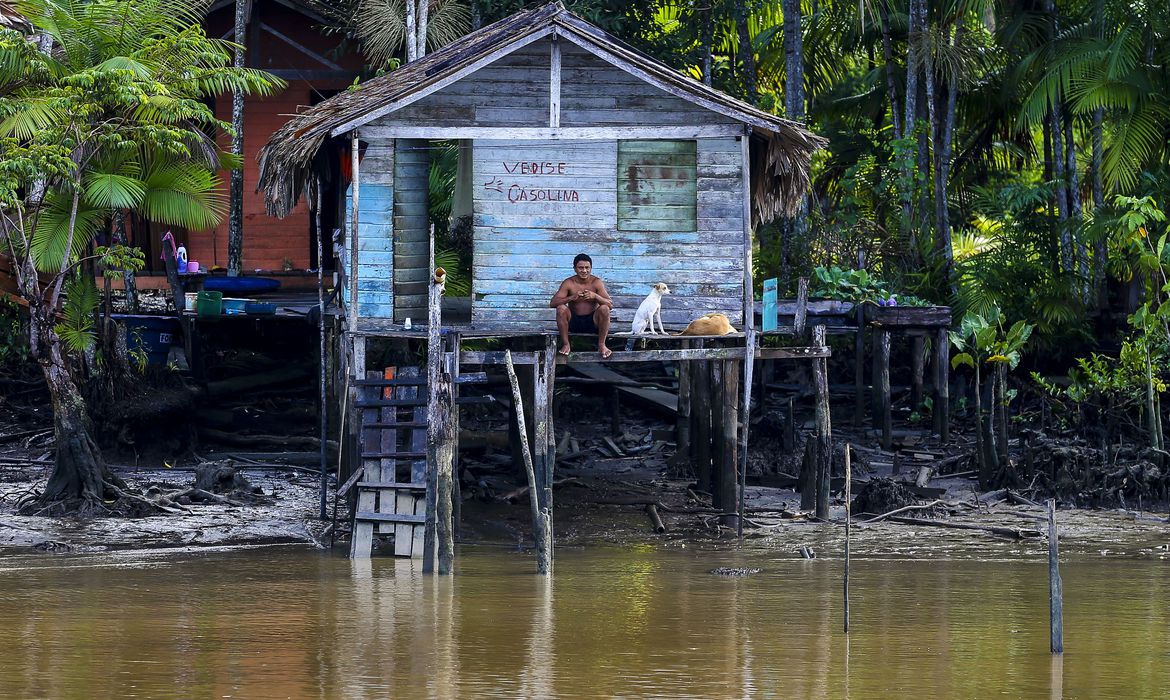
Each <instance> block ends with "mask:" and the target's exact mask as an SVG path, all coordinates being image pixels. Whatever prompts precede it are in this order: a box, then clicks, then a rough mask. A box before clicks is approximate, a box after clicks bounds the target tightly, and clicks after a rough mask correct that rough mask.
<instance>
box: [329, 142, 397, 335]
mask: <svg viewBox="0 0 1170 700" xmlns="http://www.w3.org/2000/svg"><path fill="white" fill-rule="evenodd" d="M360 167H361V184H360V187H361V191H360V196H359V197H358V206H359V211H358V226H359V231H358V315H359V316H362V317H364V318H390V317H391V315H392V314H393V310H394V291H393V288H392V286H391V282H392V280H393V279H394V247H393V241H394V225H393V216H394V143H393V141H384V142H376V143H372V144H369V145H368V146H367V147H366V152H365V157H364V158H363V159H362V162H361V166H360ZM352 222H353V187H352V186H351V187H350V188H348V189H347V190H346V195H345V223H344V225H345V227H346V229H347V230H348V229H349V228H350V227H351V226H352ZM347 239H349V237H348V236H347ZM342 264H343V265H345V266H346V267H348V265H349V257H348V255H346V259H345V260H344V261H343V263H342ZM342 299H343V301H344V302H345V303H346V304H348V303H349V287H348V285H346V286H345V288H343V289H342Z"/></svg>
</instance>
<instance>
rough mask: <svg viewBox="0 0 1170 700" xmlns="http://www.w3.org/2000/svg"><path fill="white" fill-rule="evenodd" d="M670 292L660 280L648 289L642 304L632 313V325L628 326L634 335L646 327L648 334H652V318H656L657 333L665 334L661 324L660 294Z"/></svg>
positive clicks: (653, 332) (640, 332)
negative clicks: (647, 294) (648, 292)
mask: <svg viewBox="0 0 1170 700" xmlns="http://www.w3.org/2000/svg"><path fill="white" fill-rule="evenodd" d="M663 294H670V288H669V287H667V286H666V285H665V284H663V283H662V282H658V283H657V284H655V285H654V287H653V288H652V289H651V290H650V294H649V296H647V297H646V298H645V299H644V300H643V301H642V304H641V305H640V306H639V307H638V311H637V313H635V314H634V325H633V327H632V328H630V332H631V333H633V334H634V335H642V334H643V333H645V332H646V329H649V330H650V334H651V335H654V334H655V331H654V319H655V318H657V319H658V333H661V334H662V335H666V328H664V327H663V326H662V295H663Z"/></svg>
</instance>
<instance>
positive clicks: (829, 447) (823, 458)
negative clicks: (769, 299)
mask: <svg viewBox="0 0 1170 700" xmlns="http://www.w3.org/2000/svg"><path fill="white" fill-rule="evenodd" d="M813 345H815V346H816V347H824V345H825V327H824V326H817V327H816V328H814V329H813ZM813 381H814V383H815V384H816V397H817V398H816V401H817V412H816V441H817V449H816V463H817V470H816V471H817V507H816V516H817V518H819V519H820V520H828V518H829V479H830V471H831V470H830V468H831V466H832V464H833V431H832V425H831V422H832V421H831V420H830V416H829V361H828V358H824V357H818V358H816V359H815V360H813Z"/></svg>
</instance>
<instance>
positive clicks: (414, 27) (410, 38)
mask: <svg viewBox="0 0 1170 700" xmlns="http://www.w3.org/2000/svg"><path fill="white" fill-rule="evenodd" d="M414 3H415V0H406V62H407V63H410V62H411V61H413V60H415V59H416V58H418V22H417V19H416V17H415V10H416V7H417V6H416V5H415V4H414Z"/></svg>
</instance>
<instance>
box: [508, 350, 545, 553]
mask: <svg viewBox="0 0 1170 700" xmlns="http://www.w3.org/2000/svg"><path fill="white" fill-rule="evenodd" d="M504 365H505V366H506V367H507V369H508V382H509V383H510V384H511V385H512V403H513V404H514V405H515V407H516V423H517V424H518V427H519V428H520V431H519V432H520V452H521V454H522V455H523V457H524V471H525V473H526V474H527V475H528V502H529V504H530V505H531V506H532V530H533V534H534V536H535V539H536V573H538V574H547V573H549V571H550V570H551V568H552V556H551V552H550V551H549V547H548V542H547V538H548V533H547V530H546V524H545V521H544V518H543V514H542V513H541V512H540V497H539V495H538V493H537V488H536V469H535V468H534V467H533V464H532V452H531V451H530V450H529V449H528V427H527V426H526V425H525V424H524V401H523V396H522V395H521V393H520V380H519V378H517V377H516V366H515V365H514V364H512V351H511V350H505V351H504Z"/></svg>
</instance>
